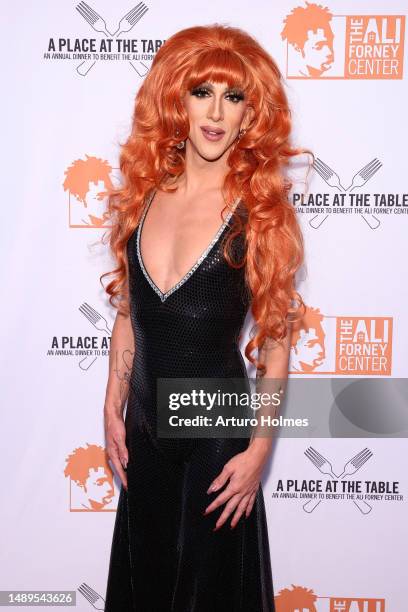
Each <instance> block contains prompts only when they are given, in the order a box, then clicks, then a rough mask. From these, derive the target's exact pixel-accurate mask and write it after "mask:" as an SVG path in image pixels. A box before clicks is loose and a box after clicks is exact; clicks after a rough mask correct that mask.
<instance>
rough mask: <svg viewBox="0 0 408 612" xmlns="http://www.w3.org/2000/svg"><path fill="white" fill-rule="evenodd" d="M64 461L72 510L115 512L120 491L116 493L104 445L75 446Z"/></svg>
mask: <svg viewBox="0 0 408 612" xmlns="http://www.w3.org/2000/svg"><path fill="white" fill-rule="evenodd" d="M65 462H66V466H65V469H64V476H65V477H66V478H68V479H69V485H70V486H69V510H70V512H112V511H116V509H117V501H118V491H116V492H115V486H114V480H113V472H112V469H111V467H110V465H109V459H108V455H107V453H106V451H105V449H104V448H103V447H102V446H98V445H96V444H87V445H86V447H83V446H81V447H78V448H75V450H73V451H72V452H71V453H70V454H69V455H68V457H67V458H66V460H65ZM115 493H116V495H115Z"/></svg>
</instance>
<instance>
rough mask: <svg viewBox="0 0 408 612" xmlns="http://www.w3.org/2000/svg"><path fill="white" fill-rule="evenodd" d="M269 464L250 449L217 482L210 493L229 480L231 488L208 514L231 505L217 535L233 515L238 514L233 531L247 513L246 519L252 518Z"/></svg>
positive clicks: (218, 526) (214, 504)
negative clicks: (222, 506) (259, 489)
mask: <svg viewBox="0 0 408 612" xmlns="http://www.w3.org/2000/svg"><path fill="white" fill-rule="evenodd" d="M265 461H266V457H265V456H264V455H262V454H260V453H257V452H254V451H252V449H250V448H247V449H246V450H245V451H243V452H242V453H238V454H237V455H234V457H232V458H231V459H230V460H229V461H228V462H227V463H226V464H225V465H224V468H223V470H222V471H221V472H220V474H219V475H218V476H217V477H216V478H215V479H214V480H213V482H212V483H211V485H210V487H209V488H208V490H207V493H212V492H214V491H217V490H218V489H220V488H221V487H223V486H224V484H225V483H226V482H227V480H228V479H229V483H228V486H227V487H226V488H225V489H224V491H222V493H220V494H219V495H218V496H217V497H216V498H215V499H214V501H213V502H211V504H210V505H209V506H207V508H206V509H205V512H204V514H205V515H208V514H209V513H210V512H212V511H213V510H215V509H216V508H218V507H219V506H221V505H222V504H224V503H225V502H227V504H226V506H225V508H224V511H223V512H222V514H221V515H220V517H219V518H218V520H217V522H216V524H215V528H214V531H216V530H217V529H219V528H220V527H221V526H222V525H223V524H224V523H225V521H226V520H227V518H228V517H229V516H230V515H231V514H232V512H234V516H233V518H232V521H231V528H233V527H235V526H236V524H237V523H238V521H239V519H240V518H241V516H242V515H243V514H244V512H245V516H246V517H248V516H249V515H250V513H251V510H252V507H253V505H254V502H255V496H256V493H257V491H258V488H259V484H260V481H261V476H262V471H263V467H264V465H265ZM228 500H229V501H228Z"/></svg>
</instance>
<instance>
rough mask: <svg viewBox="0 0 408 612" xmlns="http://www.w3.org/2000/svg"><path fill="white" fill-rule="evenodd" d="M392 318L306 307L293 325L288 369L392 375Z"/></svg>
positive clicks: (301, 371) (350, 374)
mask: <svg viewBox="0 0 408 612" xmlns="http://www.w3.org/2000/svg"><path fill="white" fill-rule="evenodd" d="M392 324H393V319H392V317H377V316H376V317H371V316H367V315H365V316H356V315H352V316H350V315H330V314H324V313H321V312H320V310H319V308H313V307H311V306H308V305H307V306H306V312H305V314H304V316H303V317H302V319H300V320H299V321H297V322H296V323H294V324H293V333H292V339H291V347H290V363H289V372H290V373H291V374H319V375H320V374H336V375H341V374H343V375H346V376H356V375H364V376H367V375H372V376H390V375H391V365H392Z"/></svg>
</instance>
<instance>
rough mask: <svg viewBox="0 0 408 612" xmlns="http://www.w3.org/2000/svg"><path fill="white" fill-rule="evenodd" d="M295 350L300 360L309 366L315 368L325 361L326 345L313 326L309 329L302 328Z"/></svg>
mask: <svg viewBox="0 0 408 612" xmlns="http://www.w3.org/2000/svg"><path fill="white" fill-rule="evenodd" d="M295 350H296V355H297V359H298V361H299V362H301V363H302V364H304V365H305V366H308V367H309V368H315V367H317V366H319V365H321V364H322V363H323V360H324V357H325V350H324V346H323V345H322V342H321V339H320V338H319V336H318V335H317V333H316V330H315V329H314V328H313V327H311V328H309V330H308V331H305V330H302V332H301V334H300V336H299V339H298V341H297V343H296V346H295Z"/></svg>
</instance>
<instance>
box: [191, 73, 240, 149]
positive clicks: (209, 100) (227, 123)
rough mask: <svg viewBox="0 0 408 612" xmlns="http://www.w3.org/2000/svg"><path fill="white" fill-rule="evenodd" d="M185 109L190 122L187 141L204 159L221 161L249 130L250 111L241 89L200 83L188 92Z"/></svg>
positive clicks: (220, 84) (222, 84)
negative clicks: (242, 132) (237, 140)
mask: <svg viewBox="0 0 408 612" xmlns="http://www.w3.org/2000/svg"><path fill="white" fill-rule="evenodd" d="M184 106H185V109H186V112H187V115H188V119H189V122H190V133H189V135H188V139H187V140H188V141H189V142H190V143H191V145H192V147H193V148H194V149H195V150H196V151H197V152H198V154H199V155H201V157H203V158H204V159H206V160H209V161H212V160H215V159H218V158H219V157H221V155H223V154H224V153H225V151H226V150H227V149H228V148H229V147H230V146H231V144H232V143H233V142H234V141H235V140H236V138H237V136H238V133H239V130H240V129H246V127H247V125H248V123H249V120H250V111H251V110H252V109H251V107H250V106H249V105H248V104H247V100H246V99H245V96H244V93H243V91H242V90H241V89H237V88H232V89H230V88H228V86H227V85H226V84H225V83H209V82H205V83H201V84H200V85H198V86H196V87H194V88H193V89H191V90H190V91H188V92H187V93H186V95H185V97H184Z"/></svg>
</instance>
